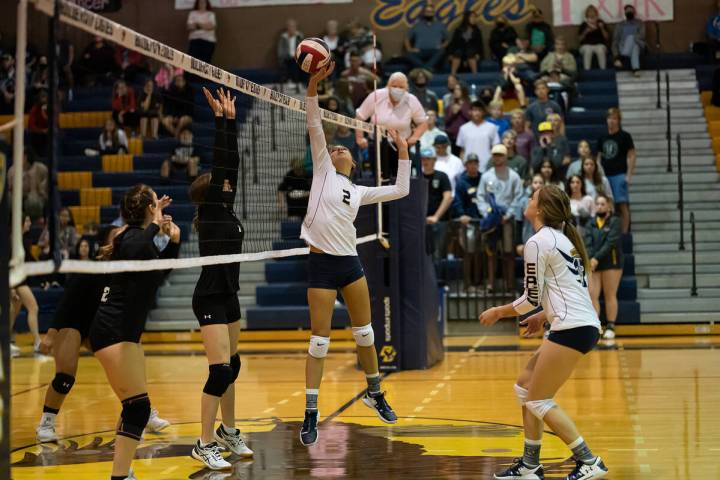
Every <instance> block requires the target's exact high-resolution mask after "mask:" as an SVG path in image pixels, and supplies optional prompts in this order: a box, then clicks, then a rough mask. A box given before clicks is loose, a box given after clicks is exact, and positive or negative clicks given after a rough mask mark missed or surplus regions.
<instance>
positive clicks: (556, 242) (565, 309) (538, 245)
mask: <svg viewBox="0 0 720 480" xmlns="http://www.w3.org/2000/svg"><path fill="white" fill-rule="evenodd" d="M539 306H542V308H543V310H544V311H545V314H546V315H547V320H548V321H549V322H550V330H551V331H558V330H569V329H571V328H577V327H587V326H592V327H596V328H597V329H598V330H600V320H599V319H598V316H597V313H595V309H594V308H593V305H592V301H591V300H590V293H589V292H588V281H587V275H586V272H585V269H584V267H583V263H582V258H580V254H579V253H578V252H577V251H576V250H575V247H574V246H573V244H572V242H571V241H570V240H569V239H568V238H567V237H566V236H565V235H564V234H563V233H562V232H561V231H560V230H555V229H552V228H550V227H543V228H541V229H540V231H538V232H537V233H536V234H535V235H533V236H532V237H530V240H528V241H527V243H526V244H525V292H524V293H523V295H522V296H521V297H520V298H518V299H517V300H515V301H514V302H513V307H514V308H515V311H516V312H518V313H519V314H520V315H524V314H526V313H530V312H532V311H533V310H535V309H536V308H537V307H539Z"/></svg>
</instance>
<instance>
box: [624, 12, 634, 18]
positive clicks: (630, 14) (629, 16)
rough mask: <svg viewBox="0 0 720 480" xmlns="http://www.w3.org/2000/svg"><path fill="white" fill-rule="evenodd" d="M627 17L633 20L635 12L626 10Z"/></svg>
mask: <svg viewBox="0 0 720 480" xmlns="http://www.w3.org/2000/svg"><path fill="white" fill-rule="evenodd" d="M625 18H627V19H628V20H632V19H634V18H635V14H634V13H633V12H625Z"/></svg>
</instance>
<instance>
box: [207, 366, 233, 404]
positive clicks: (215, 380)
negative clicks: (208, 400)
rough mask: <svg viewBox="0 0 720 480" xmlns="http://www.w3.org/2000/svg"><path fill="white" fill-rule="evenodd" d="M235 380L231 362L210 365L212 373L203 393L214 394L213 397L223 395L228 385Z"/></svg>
mask: <svg viewBox="0 0 720 480" xmlns="http://www.w3.org/2000/svg"><path fill="white" fill-rule="evenodd" d="M232 381H233V369H232V367H231V366H230V364H229V363H216V364H214V365H210V374H209V375H208V379H207V382H205V388H203V393H207V394H208V395H212V396H213V397H222V396H223V394H224V393H225V390H227V388H228V386H229V385H230V384H231V383H232Z"/></svg>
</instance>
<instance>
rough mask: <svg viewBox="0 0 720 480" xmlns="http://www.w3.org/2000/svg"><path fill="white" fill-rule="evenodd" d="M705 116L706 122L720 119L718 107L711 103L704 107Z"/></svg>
mask: <svg viewBox="0 0 720 480" xmlns="http://www.w3.org/2000/svg"><path fill="white" fill-rule="evenodd" d="M705 118H706V119H707V121H708V122H714V121H716V120H720V108H719V107H715V106H713V105H710V106H708V107H705Z"/></svg>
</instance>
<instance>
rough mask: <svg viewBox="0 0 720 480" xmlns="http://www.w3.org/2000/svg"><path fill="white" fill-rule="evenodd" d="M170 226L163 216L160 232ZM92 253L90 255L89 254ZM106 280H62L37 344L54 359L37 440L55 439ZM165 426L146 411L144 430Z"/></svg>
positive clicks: (75, 276)
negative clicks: (50, 319)
mask: <svg viewBox="0 0 720 480" xmlns="http://www.w3.org/2000/svg"><path fill="white" fill-rule="evenodd" d="M171 228H172V217H169V216H167V215H166V216H165V217H164V218H163V223H162V225H161V231H162V232H163V233H165V234H167V235H169V234H170V233H171ZM121 230H122V229H121V228H112V229H110V230H106V231H105V232H104V234H101V237H100V238H101V242H102V244H101V245H102V246H105V245H108V244H111V243H112V242H113V239H114V238H115V236H116V235H117V234H118V233H120V231H121ZM93 256H94V255H93V254H91V257H93ZM108 280H109V276H108V275H102V274H82V273H71V274H69V275H68V276H67V278H66V280H65V291H64V292H63V296H62V298H61V299H60V303H59V304H58V307H57V309H56V310H55V317H54V318H53V323H52V326H51V327H50V329H49V330H48V333H47V334H46V335H45V337H44V338H43V340H42V343H41V347H43V348H44V349H46V350H47V351H48V352H50V351H51V352H52V354H53V357H54V358H55V377H54V378H53V380H52V382H51V383H50V385H48V387H47V392H46V393H45V403H44V405H43V413H42V417H41V418H40V423H39V424H38V426H37V429H36V432H37V439H38V441H39V442H54V441H57V440H58V436H57V433H56V432H55V419H56V417H57V415H58V413H59V411H60V408H61V407H62V404H63V402H64V401H65V397H66V396H67V394H68V393H70V389H71V388H72V387H73V385H74V384H75V375H76V374H77V369H78V358H79V357H80V347H81V346H82V345H85V346H87V347H88V348H89V345H88V344H87V342H86V340H87V337H88V334H89V333H90V325H91V323H92V320H93V318H95V313H96V312H97V309H98V306H99V305H100V298H101V297H102V294H103V289H104V287H105V286H106V285H107V281H108ZM169 425H170V422H168V421H167V420H164V419H162V418H160V417H159V416H158V413H157V410H155V409H154V408H153V409H151V410H150V419H149V420H148V424H147V426H146V427H145V431H147V432H151V433H156V432H159V431H161V430H163V429H164V428H167V427H168V426H169Z"/></svg>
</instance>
